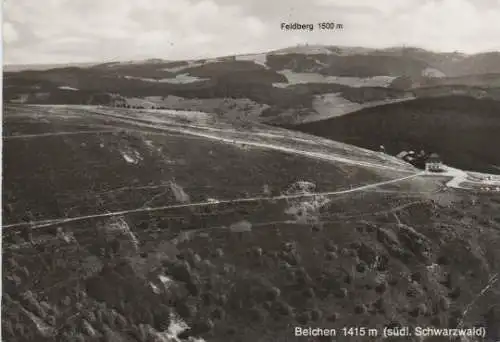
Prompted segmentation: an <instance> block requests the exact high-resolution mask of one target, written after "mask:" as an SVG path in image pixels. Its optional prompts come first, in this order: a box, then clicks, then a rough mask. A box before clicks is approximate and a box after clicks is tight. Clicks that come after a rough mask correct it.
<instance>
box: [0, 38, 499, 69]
mask: <svg viewBox="0 0 500 342" xmlns="http://www.w3.org/2000/svg"><path fill="white" fill-rule="evenodd" d="M297 47H325V48H341V49H342V48H344V49H365V50H372V51H387V50H391V49H414V50H423V51H427V52H432V53H437V54H458V55H463V56H474V55H482V54H488V53H500V49H498V50H495V49H492V50H482V51H480V52H474V53H468V52H463V51H460V50H454V51H449V50H448V51H443V50H441V51H439V50H436V49H429V48H423V47H419V46H417V45H405V44H402V45H391V46H387V47H368V46H362V45H327V44H308V43H299V44H296V45H290V46H285V47H282V48H277V49H273V50H267V51H261V52H244V53H236V54H235V53H233V54H224V55H218V56H199V57H194V58H185V59H182V58H180V59H164V58H161V57H143V58H137V59H113V60H108V61H106V60H99V61H88V62H54V63H19V64H12V63H10V64H4V63H3V61H2V67H3V69H5V68H6V67H8V68H12V67H31V66H33V67H36V66H39V67H43V66H55V65H68V66H70V65H98V64H106V63H126V62H143V61H149V60H160V61H165V62H180V61H197V60H202V59H217V58H227V57H233V56H244V55H258V54H269V53H273V52H280V51H282V50H287V49H292V48H297ZM4 71H5V70H4Z"/></svg>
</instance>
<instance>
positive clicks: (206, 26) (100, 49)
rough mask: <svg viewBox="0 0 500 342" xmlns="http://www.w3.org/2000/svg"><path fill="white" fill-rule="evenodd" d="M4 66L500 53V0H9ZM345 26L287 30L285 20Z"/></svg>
mask: <svg viewBox="0 0 500 342" xmlns="http://www.w3.org/2000/svg"><path fill="white" fill-rule="evenodd" d="M3 20H4V21H3V29H2V31H3V39H4V49H3V52H4V64H51V63H80V62H108V61H116V60H134V59H144V58H162V59H174V60H175V59H191V58H203V57H215V56H223V55H232V54H241V53H251V52H263V51H269V50H273V49H278V48H283V47H286V46H291V45H295V44H298V43H309V44H325V45H341V46H365V47H389V46H396V45H408V46H417V47H423V48H427V49H432V50H438V51H462V52H467V53H475V52H481V51H491V50H500V0H245V1H243V0H240V1H238V0H43V1H41V0H4V8H3ZM324 21H326V22H335V23H340V24H343V26H344V29H343V30H334V31H319V30H318V29H317V27H316V28H315V30H314V31H313V32H309V31H288V32H286V31H282V30H281V29H280V24H281V23H282V22H286V23H294V22H298V23H301V24H316V23H318V22H324Z"/></svg>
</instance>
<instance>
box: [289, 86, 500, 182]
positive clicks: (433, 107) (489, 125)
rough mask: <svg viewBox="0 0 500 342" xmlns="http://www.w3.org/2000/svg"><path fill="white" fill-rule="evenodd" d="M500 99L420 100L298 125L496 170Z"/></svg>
mask: <svg viewBox="0 0 500 342" xmlns="http://www.w3.org/2000/svg"><path fill="white" fill-rule="evenodd" d="M499 113H500V102H498V101H492V100H478V99H470V98H467V97H458V96H457V97H444V98H433V99H418V100H412V101H408V102H403V103H396V104H389V105H384V106H379V107H375V108H369V109H364V110H361V111H359V112H356V113H352V114H349V115H346V116H342V117H339V118H335V119H330V120H325V121H321V122H315V123H310V124H304V125H298V126H296V127H294V128H295V129H297V130H299V131H302V132H307V133H312V134H316V135H319V136H322V137H327V138H331V139H334V140H338V141H342V142H346V143H349V144H354V145H357V146H362V147H365V148H369V149H378V147H379V146H380V145H384V146H385V147H386V149H387V151H388V152H390V153H393V154H396V153H398V152H400V151H402V150H408V149H412V150H416V151H418V150H420V149H424V150H426V151H435V152H437V153H439V154H440V155H441V156H442V158H443V160H444V161H445V162H446V163H449V164H450V165H453V166H456V167H458V168H463V169H466V170H481V171H486V172H492V173H495V172H496V169H495V167H494V166H495V165H496V166H498V165H500V155H499V154H498V153H497V147H496V146H500V140H499V136H498V132H499V129H500V115H499Z"/></svg>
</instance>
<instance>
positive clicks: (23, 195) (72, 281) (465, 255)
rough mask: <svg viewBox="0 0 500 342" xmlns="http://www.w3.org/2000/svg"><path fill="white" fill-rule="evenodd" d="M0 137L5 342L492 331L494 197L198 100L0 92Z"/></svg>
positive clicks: (498, 224)
mask: <svg viewBox="0 0 500 342" xmlns="http://www.w3.org/2000/svg"><path fill="white" fill-rule="evenodd" d="M415 101H417V102H405V103H404V105H407V104H408V103H417V104H418V101H420V100H415ZM478 101H479V100H478ZM478 103H479V102H478ZM481 103H482V102H481ZM398 105H399V106H401V105H402V104H394V105H391V106H398ZM476 105H477V104H476ZM489 105H491V106H492V104H489ZM457 106H458V104H457ZM483 106H486V107H487V106H488V104H484V105H483ZM486 107H484V108H486ZM481 108H483V107H481ZM484 108H483V109H484ZM357 115H359V114H352V115H350V116H345V118H347V117H356V116H357ZM422 115H423V114H422ZM450 115H451V114H450ZM342 118H344V117H341V118H339V119H342ZM335 120H337V119H335ZM463 125H465V123H463ZM3 131H4V137H3V139H4V143H3V146H4V154H3V156H4V171H3V177H4V182H3V186H4V189H3V201H2V204H3V227H2V232H3V234H2V239H3V251H2V253H3V298H2V301H3V305H2V318H3V319H2V336H3V338H4V339H7V340H9V341H29V340H31V341H42V342H43V341H54V340H61V341H130V342H133V341H168V342H170V341H245V342H246V341H249V342H250V341H252V342H254V341H302V340H303V339H304V338H303V337H297V336H294V328H293V327H294V326H303V327H306V326H318V327H323V328H328V329H337V331H338V334H339V336H341V335H340V334H341V333H342V332H341V327H345V326H365V327H369V328H371V329H375V330H373V331H375V332H377V336H375V335H370V340H372V341H381V340H385V339H384V338H383V337H382V336H381V332H382V329H383V327H384V326H387V327H390V328H398V327H402V326H408V327H410V328H412V329H413V328H415V327H416V326H422V327H438V328H439V327H440V328H453V327H457V326H458V327H460V326H463V327H466V328H469V327H473V326H477V327H483V328H484V329H485V330H484V331H485V333H486V334H487V335H488V336H489V337H491V338H492V339H495V338H498V337H499V336H500V326H499V325H498V321H499V317H500V311H499V310H500V307H498V305H496V303H498V302H499V300H500V287H499V285H500V282H499V278H498V270H499V269H500V254H499V251H500V248H499V246H500V217H499V215H498V213H499V211H500V198H499V197H498V194H497V195H495V194H483V193H480V192H473V191H472V192H465V191H457V190H454V189H450V188H447V187H446V186H445V182H446V181H447V180H448V179H447V177H432V176H429V175H425V174H422V173H421V172H419V170H416V169H415V168H413V167H412V166H410V165H408V164H406V163H403V162H401V161H399V160H398V159H396V158H394V157H391V156H389V155H386V154H381V153H377V152H373V151H369V150H366V149H363V148H359V147H354V146H352V145H347V144H343V143H339V142H335V141H331V140H328V139H323V138H320V137H315V136H311V135H307V134H303V133H299V132H292V131H287V130H285V129H282V128H276V127H269V126H266V125H263V124H258V123H241V122H234V121H229V120H225V119H224V118H220V117H215V116H214V115H211V114H207V113H203V112H182V111H171V110H136V109H127V108H109V107H105V106H88V105H85V106H82V105H78V106H76V105H63V106H54V105H48V106H47V105H44V106H28V105H8V106H7V107H6V109H5V111H4V122H3ZM404 339H405V340H406V341H420V340H421V338H420V337H417V336H407V337H405V338H404ZM342 340H345V341H358V340H359V337H356V336H342ZM425 340H426V341H433V339H430V338H427V339H425ZM434 340H435V339H434ZM438 340H439V339H438Z"/></svg>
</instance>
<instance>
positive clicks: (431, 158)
mask: <svg viewBox="0 0 500 342" xmlns="http://www.w3.org/2000/svg"><path fill="white" fill-rule="evenodd" d="M427 161H428V162H441V158H439V155H438V154H437V153H431V155H430V156H429V158H427Z"/></svg>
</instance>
